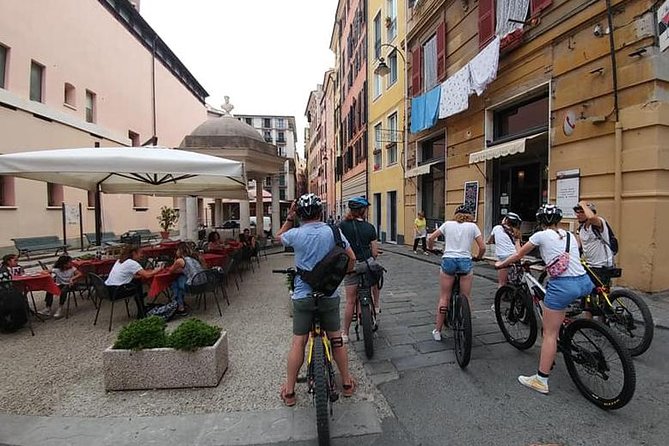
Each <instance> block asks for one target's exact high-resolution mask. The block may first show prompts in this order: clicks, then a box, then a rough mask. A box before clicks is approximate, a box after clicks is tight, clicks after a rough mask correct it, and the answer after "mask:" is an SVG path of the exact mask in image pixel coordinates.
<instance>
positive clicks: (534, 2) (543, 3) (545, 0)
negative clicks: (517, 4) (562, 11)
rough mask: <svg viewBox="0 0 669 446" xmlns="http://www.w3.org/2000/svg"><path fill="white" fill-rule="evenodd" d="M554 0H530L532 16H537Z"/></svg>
mask: <svg viewBox="0 0 669 446" xmlns="http://www.w3.org/2000/svg"><path fill="white" fill-rule="evenodd" d="M551 3H553V0H530V16H532V17H535V16H537V15H539V13H541V11H543V10H544V9H546V8H548V7H549V6H550V5H551Z"/></svg>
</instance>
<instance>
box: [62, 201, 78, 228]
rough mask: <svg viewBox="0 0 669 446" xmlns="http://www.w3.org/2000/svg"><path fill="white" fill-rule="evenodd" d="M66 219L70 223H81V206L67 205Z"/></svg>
mask: <svg viewBox="0 0 669 446" xmlns="http://www.w3.org/2000/svg"><path fill="white" fill-rule="evenodd" d="M65 221H66V222H67V224H68V225H78V224H79V206H70V205H68V204H66V205H65Z"/></svg>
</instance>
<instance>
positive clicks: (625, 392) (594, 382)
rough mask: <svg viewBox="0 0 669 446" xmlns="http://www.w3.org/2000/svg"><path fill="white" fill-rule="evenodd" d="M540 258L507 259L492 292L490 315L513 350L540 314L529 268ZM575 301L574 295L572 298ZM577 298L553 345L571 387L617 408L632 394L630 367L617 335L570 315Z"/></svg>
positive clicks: (529, 338)
mask: <svg viewBox="0 0 669 446" xmlns="http://www.w3.org/2000/svg"><path fill="white" fill-rule="evenodd" d="M539 263H541V261H534V262H524V263H523V264H522V265H521V264H514V265H510V267H509V283H508V284H507V285H504V286H503V287H501V288H500V289H499V290H498V291H497V293H496V294H495V317H496V318H497V323H498V325H499V327H500V329H501V330H502V334H503V335H504V337H505V338H506V340H507V341H508V342H509V343H510V344H511V345H513V346H514V347H515V348H517V349H519V350H525V349H528V348H530V347H532V346H533V345H534V343H535V341H536V338H537V335H538V321H540V320H542V318H543V308H542V305H541V301H542V300H543V299H544V297H545V295H546V290H545V289H544V287H543V286H542V285H541V283H540V282H539V281H538V280H537V279H535V278H534V277H533V276H532V274H531V273H530V267H531V266H533V265H536V264H539ZM577 302H578V301H577ZM582 312H583V309H582V307H581V305H580V304H579V303H576V304H575V305H572V306H571V307H569V308H568V309H567V313H566V315H565V319H564V321H563V323H562V325H561V326H560V332H559V335H558V346H557V347H558V351H559V352H561V353H562V356H563V357H564V361H565V365H566V366H567V372H569V376H570V377H571V379H572V381H574V384H576V388H577V389H578V390H579V392H581V394H582V395H583V396H584V397H585V398H586V399H587V400H589V401H590V402H592V403H593V404H595V405H596V406H598V407H600V408H602V409H604V410H613V409H620V408H621V407H623V406H625V405H626V404H627V403H628V402H629V401H630V400H631V399H632V397H633V396H634V391H635V388H636V371H635V369H634V362H633V361H632V357H631V356H630V353H629V351H628V350H627V349H626V348H625V347H623V345H622V344H621V341H620V340H619V337H618V336H617V335H615V334H614V333H613V331H612V330H611V329H610V328H609V327H607V326H606V325H604V324H602V323H601V322H598V321H594V320H592V319H575V317H576V316H577V315H578V314H580V313H582Z"/></svg>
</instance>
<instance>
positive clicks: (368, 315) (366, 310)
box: [360, 291, 374, 359]
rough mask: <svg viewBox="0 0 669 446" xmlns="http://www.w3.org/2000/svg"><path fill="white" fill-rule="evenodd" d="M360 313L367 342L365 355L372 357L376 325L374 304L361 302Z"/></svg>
mask: <svg viewBox="0 0 669 446" xmlns="http://www.w3.org/2000/svg"><path fill="white" fill-rule="evenodd" d="M361 292H362V291H361ZM367 292H369V291H367ZM360 315H361V316H360V317H361V319H362V336H363V341H364V342H365V355H367V358H370V359H371V357H372V356H374V334H373V331H374V327H373V326H372V306H371V305H369V304H366V305H364V304H361V305H360Z"/></svg>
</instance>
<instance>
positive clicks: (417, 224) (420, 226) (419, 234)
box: [413, 211, 430, 256]
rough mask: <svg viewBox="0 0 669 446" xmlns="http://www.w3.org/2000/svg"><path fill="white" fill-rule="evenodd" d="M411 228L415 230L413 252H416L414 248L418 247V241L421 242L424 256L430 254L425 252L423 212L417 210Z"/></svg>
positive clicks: (425, 222)
mask: <svg viewBox="0 0 669 446" xmlns="http://www.w3.org/2000/svg"><path fill="white" fill-rule="evenodd" d="M413 229H414V232H415V234H414V239H413V253H414V254H417V252H416V249H417V248H418V242H421V246H422V247H423V254H425V255H426V256H427V255H430V253H429V252H427V246H426V239H427V221H426V220H425V212H423V211H420V212H418V216H417V217H416V219H415V220H414V221H413Z"/></svg>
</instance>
